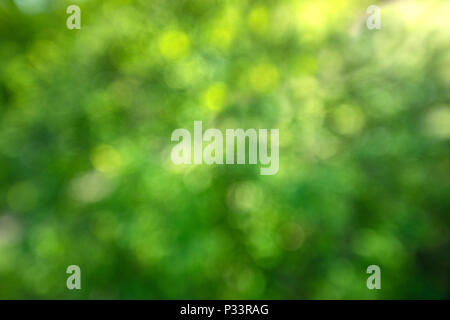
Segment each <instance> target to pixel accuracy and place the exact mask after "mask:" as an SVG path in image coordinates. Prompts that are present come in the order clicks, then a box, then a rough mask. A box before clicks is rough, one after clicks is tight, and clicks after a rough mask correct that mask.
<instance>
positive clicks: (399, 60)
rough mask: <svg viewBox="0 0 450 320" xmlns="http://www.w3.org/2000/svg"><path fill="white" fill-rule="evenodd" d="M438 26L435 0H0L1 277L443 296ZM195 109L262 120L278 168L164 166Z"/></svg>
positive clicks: (3, 292) (445, 59) (445, 248)
mask: <svg viewBox="0 0 450 320" xmlns="http://www.w3.org/2000/svg"><path fill="white" fill-rule="evenodd" d="M69 4H78V5H79V6H80V8H81V12H82V13H81V26H82V28H81V30H68V29H67V28H66V19H67V17H68V14H66V8H67V6H68V5H69ZM371 4H376V5H379V6H380V8H381V24H382V27H381V29H380V30H368V29H367V27H366V25H365V20H366V17H367V14H366V9H367V7H368V6H369V5H371ZM449 31H450V2H449V1H386V2H377V1H356V0H355V1H337V0H336V1H325V0H319V1H300V0H286V1H280V0H277V1H246V0H231V1H219V0H216V1H213V0H211V1H207V0H179V1H175V0H173V1H168V0H153V1H149V0H136V1H132V0H123V1H122V0H109V1H94V0H91V1H88V0H86V1H75V0H74V1H51V0H38V1H36V0H34V1H32V0H15V1H12V0H1V1H0V61H1V63H0V298H3V299H10V298H14V299H25V298H27V299H34V298H37V299H44V298H57V299H81V298H87V299H182V298H183V299H200V298H204V299H220V298H226V299H262V298H265V299H395V298H402V299H412V298H424V299H429V298H439V299H442V298H450V263H449V253H450V240H449V212H450V208H449V207H450V206H449V202H450V201H449V199H450V189H449V181H450V179H449V172H450V158H449V139H450V90H449V89H450V32H449ZM194 120H201V121H203V127H204V128H219V129H221V130H225V129H226V128H244V129H248V128H257V129H258V128H269V129H270V128H278V129H279V130H280V169H279V172H278V173H277V174H276V175H273V176H261V175H259V168H258V166H255V165H222V166H220V165H213V166H208V165H191V166H175V165H174V164H172V162H171V159H170V151H171V148H172V147H173V145H174V144H173V143H171V141H170V135H171V133H172V131H173V130H175V129H177V128H187V129H189V130H192V128H193V121H194ZM72 264H75V265H79V266H80V267H81V273H82V290H79V291H77V290H73V291H70V290H68V289H67V288H66V279H67V277H68V275H67V274H66V268H67V266H69V265H72ZM372 264H375V265H379V266H380V268H381V286H382V289H381V290H372V291H371V290H368V289H367V287H366V279H367V277H368V275H367V274H366V268H367V267H368V266H369V265H372Z"/></svg>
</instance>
